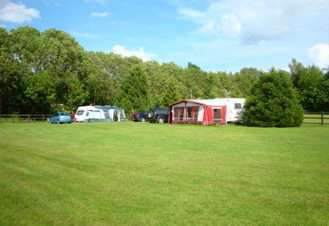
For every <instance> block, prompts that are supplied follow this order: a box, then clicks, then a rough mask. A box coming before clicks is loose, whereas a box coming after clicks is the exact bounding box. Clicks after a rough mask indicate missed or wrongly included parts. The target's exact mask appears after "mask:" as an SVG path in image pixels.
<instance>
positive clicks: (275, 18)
mask: <svg viewBox="0 0 329 226" xmlns="http://www.w3.org/2000/svg"><path fill="white" fill-rule="evenodd" d="M328 12H329V1H328V0H312V1H311V0H275V1H267V0H253V1H250V0H189V1H187V0H125V1H122V0H70V1H68V0H18V1H16V0H0V26H2V27H5V28H7V29H11V28H15V27H17V26H22V25H30V26H33V27H36V28H38V29H39V30H45V29H48V28H57V29H60V30H64V31H66V32H68V33H70V34H71V35H72V36H73V37H75V38H76V39H77V40H78V42H79V43H80V44H81V45H82V46H83V47H84V48H85V49H86V50H93V51H104V52H115V53H118V54H121V55H123V56H131V55H135V56H137V57H140V58H142V59H143V60H145V61H146V60H151V59H154V60H157V61H160V62H175V63H177V64H179V65H181V66H186V64H187V63H188V62H192V63H194V64H197V65H199V66H200V67H201V68H202V69H204V70H209V71H217V70H222V71H232V72H235V71H238V70H240V68H242V67H257V68H260V69H263V70H267V69H269V68H270V67H272V66H274V67H278V68H282V69H286V68H287V67H288V63H289V62H290V61H291V59H292V58H296V59H297V60H299V61H301V62H303V63H304V64H316V65H318V66H320V67H322V68H324V67H328V66H329V19H328V18H329V17H328Z"/></svg>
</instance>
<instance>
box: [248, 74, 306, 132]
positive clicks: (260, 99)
mask: <svg viewBox="0 0 329 226" xmlns="http://www.w3.org/2000/svg"><path fill="white" fill-rule="evenodd" d="M302 121H303V109H302V107H301V105H300V104H299V101H298V99H297V95H296V92H295V90H294V89H293V86H292V82H291V80H290V79H289V75H288V73H286V72H283V71H276V70H274V69H272V70H271V71H270V72H268V73H266V74H264V75H261V76H260V77H259V80H258V81H257V82H256V83H255V85H254V86H253V87H252V90H251V95H250V97H249V98H248V100H247V103H246V105H245V112H244V114H243V122H244V123H245V124H246V125H249V126H263V127H292V126H300V125H301V123H302Z"/></svg>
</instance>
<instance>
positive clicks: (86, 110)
mask: <svg viewBox="0 0 329 226" xmlns="http://www.w3.org/2000/svg"><path fill="white" fill-rule="evenodd" d="M74 120H75V121H76V122H91V121H118V122H120V121H124V120H126V115H125V112H124V110H123V109H121V108H118V107H114V106H108V105H107V106H81V107H78V109H77V111H76V113H75V117H74Z"/></svg>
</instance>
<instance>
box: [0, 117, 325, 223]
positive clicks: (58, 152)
mask: <svg viewBox="0 0 329 226" xmlns="http://www.w3.org/2000/svg"><path fill="white" fill-rule="evenodd" d="M0 225H6V226H9V225H329V126H320V125H305V126H303V127H301V128H248V127H240V126H219V127H203V126H178V125H175V126H172V125H154V124H148V123H145V124H142V123H122V124H97V123H96V124H73V125H49V124H46V123H17V124H15V123H0Z"/></svg>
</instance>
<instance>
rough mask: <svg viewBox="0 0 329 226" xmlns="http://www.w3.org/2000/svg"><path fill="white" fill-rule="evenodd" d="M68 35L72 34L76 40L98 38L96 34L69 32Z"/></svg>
mask: <svg viewBox="0 0 329 226" xmlns="http://www.w3.org/2000/svg"><path fill="white" fill-rule="evenodd" d="M70 34H72V35H73V36H74V37H77V38H87V39H96V38H98V37H99V36H98V35H97V34H93V33H89V32H77V31H71V32H70Z"/></svg>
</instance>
